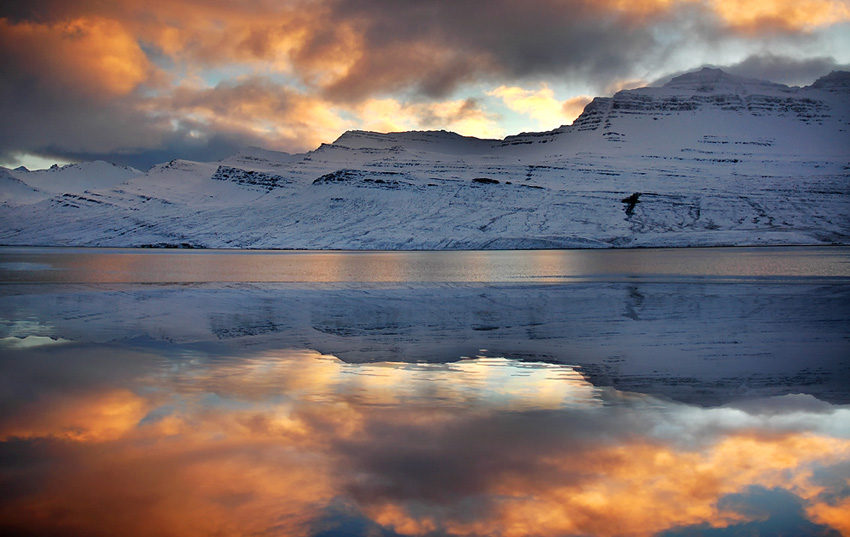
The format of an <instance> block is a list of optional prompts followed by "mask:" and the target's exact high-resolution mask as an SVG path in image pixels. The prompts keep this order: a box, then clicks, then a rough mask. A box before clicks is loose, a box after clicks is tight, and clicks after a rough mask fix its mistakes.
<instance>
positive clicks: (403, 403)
mask: <svg viewBox="0 0 850 537" xmlns="http://www.w3.org/2000/svg"><path fill="white" fill-rule="evenodd" d="M168 356H171V357H168ZM0 378H2V379H3V384H2V391H0V439H2V442H0V494H2V497H3V498H4V501H3V502H2V504H1V505H0V527H2V528H4V530H7V533H24V532H26V533H28V534H31V535H127V536H134V535H180V536H193V535H210V534H223V535H303V536H308V535H467V536H477V535H482V536H484V535H488V536H490V535H500V536H525V535H542V536H548V535H553V536H555V535H559V536H563V535H598V536H615V535H697V534H700V535H702V534H709V533H710V534H718V535H724V534H729V535H739V534H744V533H745V534H747V535H751V534H752V535H759V534H761V535H772V534H776V532H775V531H774V530H775V529H776V527H777V525H780V526H781V527H782V529H783V531H784V532H785V534H789V535H791V534H793V535H806V534H809V535H830V534H833V535H838V534H843V535H848V534H850V520H848V517H847V515H846V513H848V512H850V407H848V406H842V405H832V404H828V403H825V402H822V401H819V400H817V399H815V398H814V397H811V396H805V395H788V396H783V397H775V398H763V399H755V400H747V401H745V402H739V403H735V404H727V405H723V406H719V407H714V408H701V407H696V406H690V405H685V404H681V403H676V402H673V401H670V400H667V399H659V398H655V397H651V396H647V395H641V394H637V393H628V392H621V391H617V390H615V389H612V388H598V387H595V386H593V385H592V384H590V383H589V382H588V381H587V380H585V378H584V377H582V376H581V375H578V374H577V373H576V371H575V370H574V369H573V368H572V367H570V366H565V365H552V364H541V363H525V362H519V361H515V360H507V359H504V358H499V357H493V356H491V357H489V358H484V357H479V358H476V357H472V358H470V359H468V360H462V361H459V362H456V363H453V364H392V363H381V364H364V365H353V364H345V363H343V362H341V361H339V360H338V359H336V358H334V357H332V356H327V355H322V354H319V353H317V352H315V351H310V350H304V349H291V350H273V351H272V350H266V351H259V352H245V353H243V354H241V355H232V356H227V357H223V356H210V355H205V354H204V353H203V352H201V351H198V352H196V353H195V354H194V355H191V356H187V355H184V356H176V355H173V354H169V353H167V352H161V350H159V351H152V350H151V347H150V346H140V345H138V344H131V343H122V344H120V343H107V344H98V345H95V344H80V343H61V342H60V343H56V342H54V343H53V344H49V345H30V346H23V347H15V348H12V347H11V346H9V345H6V346H5V347H4V348H3V352H2V359H0Z"/></svg>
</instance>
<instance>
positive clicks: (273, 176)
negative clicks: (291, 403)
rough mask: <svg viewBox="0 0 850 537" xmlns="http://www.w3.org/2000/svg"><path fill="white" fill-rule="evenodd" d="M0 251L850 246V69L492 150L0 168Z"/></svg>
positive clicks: (434, 137)
mask: <svg viewBox="0 0 850 537" xmlns="http://www.w3.org/2000/svg"><path fill="white" fill-rule="evenodd" d="M0 187H1V188H0V192H2V196H0V203H1V204H2V205H0V243H2V244H15V245H80V246H144V245H160V246H164V245H170V246H174V245H191V246H195V247H221V248H228V247H229V248H353V249H372V248H375V249H449V248H541V247H610V246H620V247H627V246H687V245H740V244H824V243H842V244H847V243H850V73H846V72H834V73H832V74H830V75H827V76H825V77H823V78H821V79H819V80H817V81H816V82H815V83H814V84H812V85H811V86H808V87H803V88H797V87H788V86H784V85H781V84H774V83H770V82H764V81H759V80H753V79H748V78H743V77H737V76H732V75H729V74H727V73H725V72H723V71H720V70H717V69H703V70H701V71H698V72H694V73H689V74H685V75H682V76H679V77H676V78H674V79H673V80H671V81H670V82H668V83H667V84H665V85H663V86H661V87H647V88H641V89H635V90H628V91H621V92H618V93H617V94H615V95H614V96H613V97H605V98H597V99H594V100H593V102H591V103H590V104H589V105H588V106H587V107H586V108H585V110H584V112H583V113H582V115H581V116H580V117H579V118H578V119H577V120H576V121H575V122H574V123H573V124H572V125H567V126H563V127H560V128H558V129H555V130H553V131H549V132H542V133H523V134H519V135H516V136H509V137H507V138H505V139H504V140H481V139H477V138H471V137H464V136H460V135H458V134H454V133H449V132H444V131H438V132H403V133H391V134H379V133H373V132H362V131H352V132H347V133H345V134H343V135H342V136H341V137H340V138H339V139H337V140H336V141H335V142H333V143H331V144H323V145H322V146H320V147H319V148H317V149H316V150H314V151H311V152H309V153H305V154H300V155H289V154H286V153H278V152H274V151H268V150H263V149H258V148H251V149H248V150H246V151H243V152H241V153H239V154H237V155H234V156H232V157H230V158H227V159H225V160H223V161H220V162H215V163H199V162H189V161H182V160H174V161H171V162H168V163H165V164H161V165H158V166H155V167H154V168H152V169H151V170H149V171H148V172H147V173H142V172H139V171H138V170H133V169H131V168H122V167H117V166H112V165H109V164H106V163H102V162H96V163H85V164H78V165H73V166H67V167H64V168H58V169H54V170H46V171H43V172H28V171H25V170H5V169H0Z"/></svg>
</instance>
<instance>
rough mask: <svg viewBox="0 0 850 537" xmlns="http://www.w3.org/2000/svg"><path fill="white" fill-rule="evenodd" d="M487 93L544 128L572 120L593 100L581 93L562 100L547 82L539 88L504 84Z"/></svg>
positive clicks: (550, 127) (557, 125)
mask: <svg viewBox="0 0 850 537" xmlns="http://www.w3.org/2000/svg"><path fill="white" fill-rule="evenodd" d="M487 95H490V96H492V97H497V98H499V99H501V100H502V101H503V102H504V103H505V104H506V105H507V107H508V108H510V109H511V110H513V111H514V112H518V113H520V114H524V115H527V116H529V117H531V118H533V119H535V120H536V121H537V123H538V124H539V125H540V127H541V128H544V129H552V128H555V127H559V126H561V125H563V124H565V123H570V122H572V120H574V119H575V118H577V117H578V116H579V115H580V114H581V112H582V111H583V110H584V107H585V106H587V104H588V103H589V102H590V101H591V100H592V99H591V98H590V97H587V96H584V95H581V96H578V97H573V98H571V99H567V100H566V101H563V102H561V101H559V100H558V99H556V98H555V92H554V91H553V90H552V89H550V88H549V87H548V86H546V85H545V84H544V85H542V86H541V88H540V89H539V90H527V89H523V88H521V87H517V86H511V87H508V86H504V85H502V86H499V87H498V88H496V89H494V90H492V91H490V92H488V93H487Z"/></svg>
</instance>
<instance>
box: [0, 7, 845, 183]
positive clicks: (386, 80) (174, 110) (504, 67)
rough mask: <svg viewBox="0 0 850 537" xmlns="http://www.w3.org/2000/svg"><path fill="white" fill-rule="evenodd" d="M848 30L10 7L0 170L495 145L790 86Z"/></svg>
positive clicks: (561, 13) (798, 10)
mask: <svg viewBox="0 0 850 537" xmlns="http://www.w3.org/2000/svg"><path fill="white" fill-rule="evenodd" d="M28 6H29V7H28ZM848 24H850V5H848V4H847V2H846V1H843V0H807V1H805V2H792V1H789V0H759V1H744V0H679V1H676V0H646V1H641V2H623V1H621V0H606V1H605V2H589V1H587V0H566V1H563V0H558V1H555V0H535V1H534V2H523V3H513V2H501V1H499V2H483V1H480V0H470V1H468V2H460V3H459V2H448V1H442V0H439V1H435V2H407V3H397V2H389V1H387V0H370V1H367V2H342V1H339V0H322V1H319V2H307V1H296V0H291V1H288V2H262V1H255V2H244V3H221V2H215V3H209V2H200V1H196V0H180V1H177V2H164V1H151V2H137V1H135V0H122V1H118V2H109V3H106V4H104V3H102V2H89V1H80V2H72V3H67V2H55V1H52V0H45V1H43V2H35V3H31V4H26V5H25V4H20V3H18V5H16V6H5V7H4V8H3V9H2V11H0V50H2V51H3V53H4V54H3V58H4V59H3V60H2V62H3V64H4V65H3V73H4V74H3V76H2V81H0V82H2V87H3V91H4V93H3V95H4V97H3V100H2V102H0V105H2V106H3V111H4V116H5V117H6V118H7V120H6V121H4V126H3V131H2V135H0V141H2V145H0V161H2V163H4V164H8V165H12V164H14V163H15V161H16V160H19V159H20V158H21V156H22V155H24V156H25V155H30V156H32V157H33V158H35V157H36V156H41V157H45V158H48V159H51V158H52V159H54V160H57V161H62V162H65V161H73V160H79V159H92V158H106V159H107V160H110V159H111V160H118V161H123V162H124V163H128V164H133V165H136V166H137V167H140V168H146V167H149V166H150V165H151V164H153V163H156V162H159V161H158V160H156V157H154V156H153V155H155V154H156V155H161V154H163V153H168V154H173V157H181V158H189V159H196V160H197V159H200V160H210V159H215V158H221V157H223V156H226V155H227V154H228V153H229V152H234V151H236V150H238V149H239V148H241V147H244V146H247V145H257V146H262V147H267V148H270V149H276V150H283V151H290V152H298V151H306V150H310V149H313V148H315V147H316V146H318V145H319V144H320V143H322V142H331V141H333V140H334V139H335V138H336V137H338V136H339V135H340V134H342V133H343V132H344V131H346V130H349V129H373V130H378V131H391V130H414V129H426V130H427V129H435V130H439V129H446V130H453V131H456V132H459V133H461V134H464V135H470V136H478V137H495V138H501V137H504V136H505V135H509V134H516V133H518V132H521V131H532V130H541V129H552V128H555V127H558V126H559V125H562V124H569V123H570V122H571V121H572V120H573V119H574V118H575V117H576V116H577V115H578V114H579V113H580V112H581V109H582V107H583V106H584V105H585V104H586V103H587V102H589V99H590V98H589V97H588V96H594V95H605V94H607V93H608V92H610V91H611V88H616V87H618V86H623V85H626V82H625V81H629V80H631V81H634V80H642V81H649V82H651V81H653V80H657V79H660V78H663V77H665V76H669V75H670V74H671V73H676V72H681V71H684V70H691V69H696V68H698V67H700V66H702V65H706V64H713V65H720V66H723V67H724V68H726V69H729V70H731V71H735V69H736V66H741V67H743V66H746V69H747V70H748V71H749V72H753V70H755V74H758V75H760V76H763V77H765V78H768V79H771V80H774V81H777V82H785V83H792V84H808V83H811V82H812V80H813V78H812V76H813V75H812V73H816V75H814V76H820V75H823V74H826V73H827V72H829V70H831V69H835V68H841V66H842V65H843V66H845V67H846V64H848V63H850V53H848V52H847V51H848V49H850V47H847V46H846V45H847V40H846V39H842V38H836V36H838V35H840V34H841V33H842V32H843V33H844V34H847V31H846V30H847V27H848ZM688 28H690V30H689V29H688ZM801 40H804V41H805V43H806V46H805V47H802V48H801V47H799V46H798V44H799V43H800V42H802V41H801Z"/></svg>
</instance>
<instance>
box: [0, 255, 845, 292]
mask: <svg viewBox="0 0 850 537" xmlns="http://www.w3.org/2000/svg"><path fill="white" fill-rule="evenodd" d="M0 256H2V257H0V281H6V282H44V283H58V282H66V283H67V282H77V283H119V282H120V283H141V282H149V283H154V282H158V283H179V282H481V283H495V282H514V283H515V282H561V281H600V280H602V281H611V280H618V279H666V280H670V279H679V280H681V279H693V278H713V279H717V278H720V279H730V280H746V279H748V278H800V277H804V278H833V279H850V248H841V247H805V248H795V247H776V248H690V249H633V250H532V251H524V250H518V251H517V250H511V251H444V252H333V251H262V250H257V251H227V250H153V251H152V250H138V249H103V248H91V249H61V248H55V249H54V248H2V249H0Z"/></svg>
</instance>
